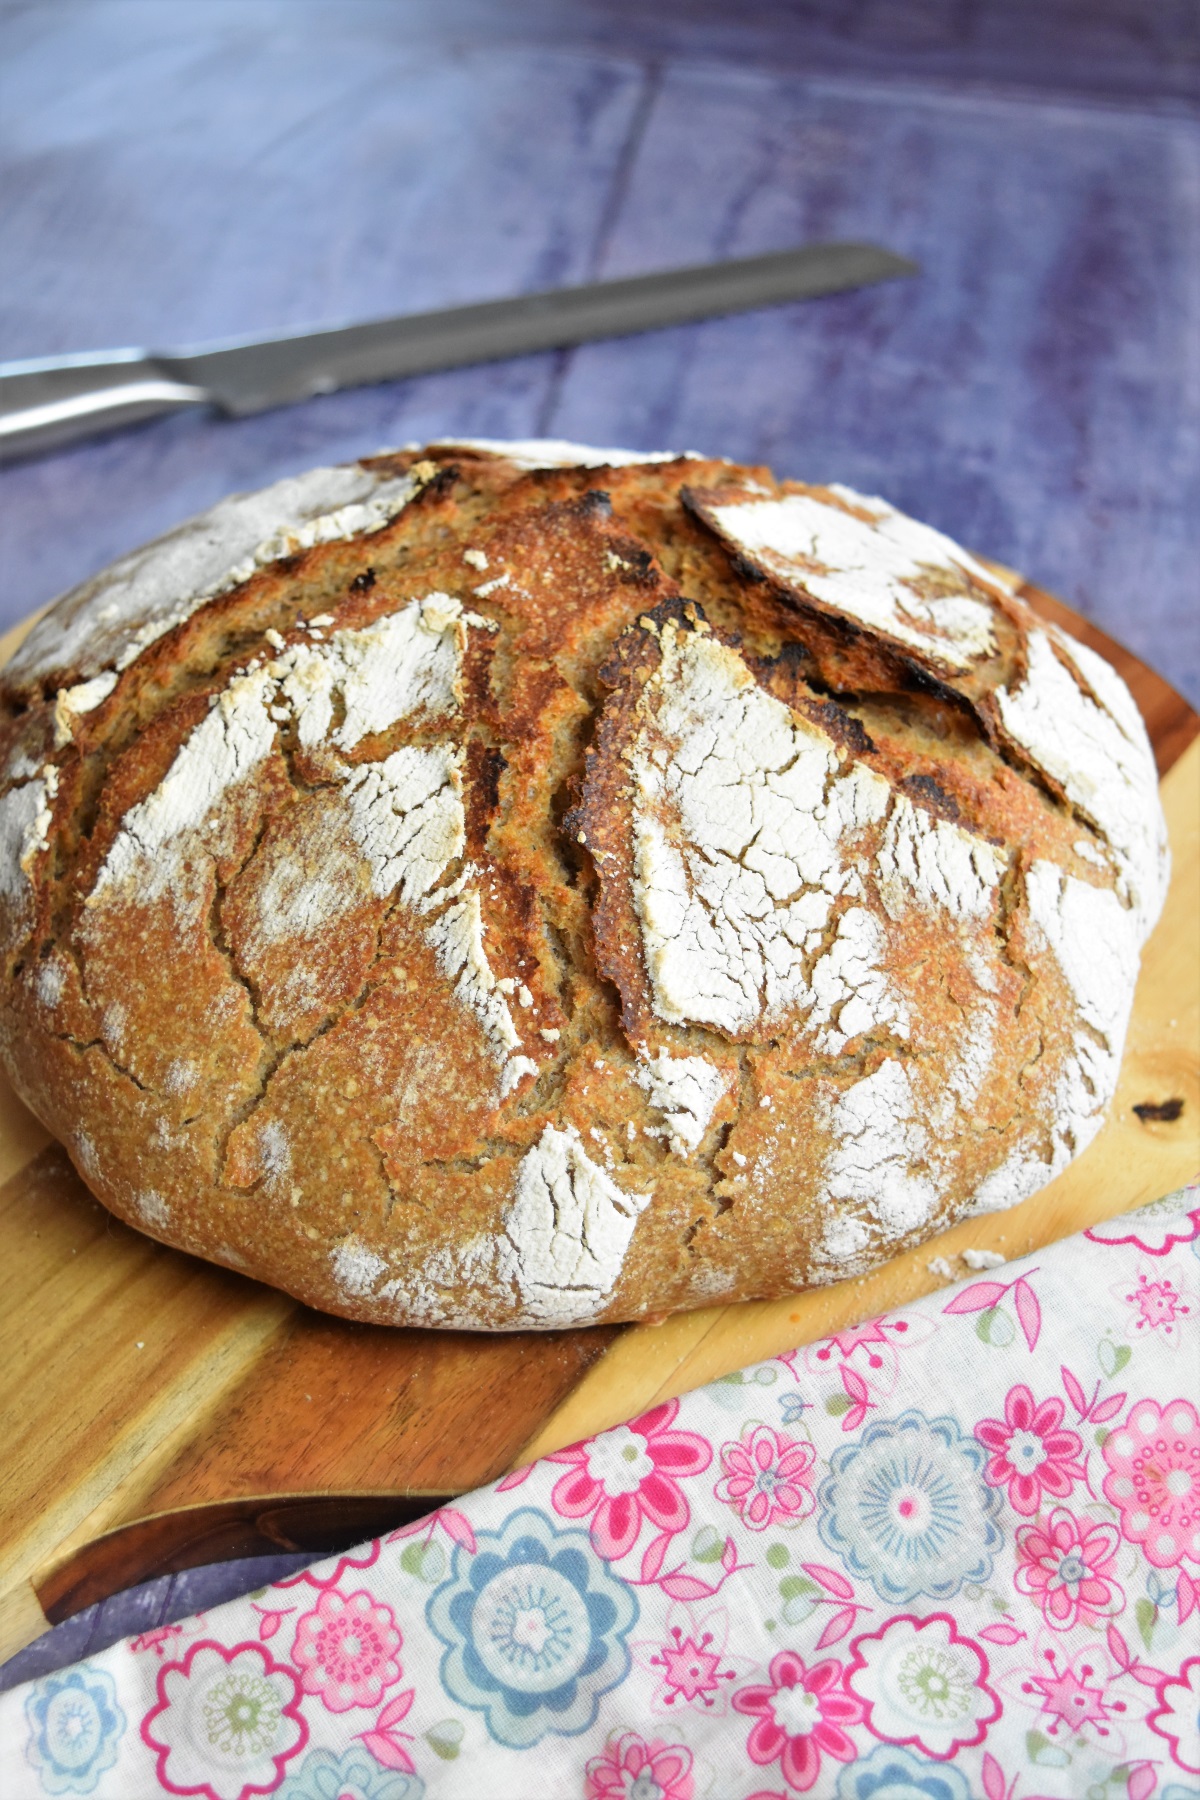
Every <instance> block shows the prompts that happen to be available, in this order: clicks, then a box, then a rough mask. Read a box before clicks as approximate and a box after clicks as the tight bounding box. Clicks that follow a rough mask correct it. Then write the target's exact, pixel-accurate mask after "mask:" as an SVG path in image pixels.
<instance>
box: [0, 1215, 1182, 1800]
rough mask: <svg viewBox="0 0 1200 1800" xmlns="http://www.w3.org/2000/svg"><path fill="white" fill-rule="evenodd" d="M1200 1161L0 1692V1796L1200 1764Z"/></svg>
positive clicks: (453, 1795) (465, 1796)
mask: <svg viewBox="0 0 1200 1800" xmlns="http://www.w3.org/2000/svg"><path fill="white" fill-rule="evenodd" d="M1198 1253H1200V1190H1197V1189H1196V1188H1190V1189H1187V1190H1185V1191H1184V1192H1182V1193H1179V1194H1173V1195H1170V1196H1169V1197H1168V1198H1166V1199H1163V1200H1159V1201H1157V1202H1155V1203H1154V1205H1152V1206H1148V1207H1143V1208H1142V1210H1141V1211H1140V1212H1136V1213H1130V1214H1128V1215H1126V1216H1125V1217H1124V1218H1121V1219H1115V1220H1112V1221H1110V1222H1109V1223H1108V1224H1105V1225H1101V1226H1098V1227H1096V1228H1095V1229H1094V1230H1092V1231H1089V1232H1085V1233H1084V1234H1083V1236H1082V1237H1076V1238H1072V1239H1070V1240H1068V1241H1066V1242H1064V1243H1061V1244H1058V1245H1056V1246H1054V1247H1053V1248H1051V1249H1049V1250H1046V1251H1044V1252H1043V1253H1042V1254H1040V1255H1039V1256H1036V1257H1032V1258H1029V1259H1027V1260H1025V1261H1022V1262H1016V1263H1011V1264H1007V1265H1005V1266H1004V1267H1003V1268H998V1269H992V1270H988V1271H985V1272H980V1274H979V1275H978V1276H976V1277H972V1278H971V1279H970V1280H968V1281H966V1282H964V1283H960V1284H959V1285H958V1286H957V1287H953V1288H945V1289H943V1290H941V1291H940V1292H938V1293H936V1294H932V1295H930V1296H929V1297H928V1298H926V1299H924V1300H921V1301H918V1302H917V1303H916V1305H914V1306H911V1307H908V1308H906V1309H905V1310H904V1311H903V1312H898V1313H894V1314H892V1315H891V1316H890V1317H888V1318H884V1319H876V1320H872V1321H871V1322H870V1323H868V1324H866V1325H860V1326H858V1327H856V1328H854V1329H852V1330H848V1331H844V1332H840V1333H838V1335H837V1336H836V1337H833V1338H830V1339H828V1340H827V1341H825V1342H823V1343H819V1344H814V1345H812V1346H810V1347H809V1348H808V1349H806V1350H798V1351H793V1352H790V1353H789V1354H787V1355H784V1356H780V1357H777V1358H775V1359H774V1360H773V1361H771V1362H766V1363H762V1364H760V1365H759V1366H758V1367H757V1368H752V1369H746V1370H744V1371H743V1372H742V1373H741V1374H739V1375H734V1376H731V1377H728V1378H726V1379H725V1380H722V1381H717V1382H714V1383H713V1384H712V1386H710V1387H707V1388H704V1389H702V1390H701V1391H700V1392H699V1393H695V1394H690V1395H688V1396H687V1397H686V1398H684V1399H683V1400H670V1401H667V1402H665V1403H663V1404H662V1405H660V1406H656V1407H654V1408H653V1409H652V1410H651V1411H650V1412H648V1413H645V1414H644V1415H643V1416H642V1417H641V1418H639V1419H634V1420H631V1422H630V1423H629V1424H628V1425H619V1426H617V1427H616V1429H615V1430H613V1431H606V1432H603V1433H602V1434H601V1435H600V1436H599V1437H596V1438H593V1439H591V1440H590V1441H589V1442H587V1443H583V1444H576V1445H574V1446H573V1447H572V1448H570V1449H567V1450H561V1451H559V1452H557V1453H556V1454H555V1455H553V1456H550V1457H547V1458H546V1459H545V1460H544V1461H542V1462H539V1463H535V1464H534V1465H532V1466H531V1467H529V1468H526V1469H521V1470H519V1471H518V1472H517V1473H516V1474H514V1475H511V1476H508V1477H507V1478H506V1479H505V1480H503V1481H501V1482H498V1483H497V1484H496V1485H495V1486H493V1487H490V1488H485V1489H482V1490H480V1491H479V1492H478V1493H475V1494H472V1495H470V1496H469V1497H468V1498H467V1499H465V1500H464V1501H463V1502H462V1503H461V1505H459V1506H457V1507H446V1508H443V1509H442V1511H440V1512H437V1513H434V1514H431V1515H430V1516H429V1517H428V1518H427V1519H424V1520H423V1521H421V1522H419V1523H418V1524H416V1525H413V1526H408V1527H405V1528H404V1529H403V1530H401V1531H397V1532H394V1533H393V1534H392V1535H391V1536H390V1537H387V1538H383V1539H380V1540H377V1541H376V1542H374V1543H369V1544H365V1545H363V1547H362V1548H361V1549H360V1550H356V1551H353V1552H351V1553H350V1554H349V1555H346V1556H341V1557H337V1558H333V1559H331V1560H330V1561H328V1562H325V1563H321V1564H319V1565H318V1566H317V1567H315V1568H313V1569H309V1570H307V1571H306V1572H305V1573H303V1574H301V1575H298V1576H295V1577H293V1578H291V1579H290V1580H288V1581H284V1582H280V1583H278V1584H277V1585H276V1586H274V1587H271V1588H268V1589H265V1590H264V1591H262V1592H260V1593H259V1594H257V1595H256V1596H254V1597H252V1598H248V1599H246V1600H240V1601H236V1602H234V1603H232V1604H231V1605H228V1606H223V1607H220V1608H219V1609H218V1610H216V1611H215V1612H212V1613H210V1614H208V1615H207V1616H204V1615H201V1616H199V1617H197V1618H194V1619H190V1620H188V1621H187V1622H186V1623H184V1624H182V1625H170V1626H165V1627H163V1628H161V1629H159V1630H157V1631H154V1632H150V1633H148V1634H147V1635H146V1636H144V1637H140V1638H135V1639H134V1640H133V1641H132V1642H130V1643H126V1644H121V1645H118V1646H116V1647H115V1648H113V1649H112V1650H110V1651H108V1652H106V1653H105V1654H104V1655H101V1656H97V1657H94V1658H93V1659H92V1660H91V1661H89V1662H86V1663H81V1664H79V1665H78V1666H77V1667H75V1668H73V1669H67V1670H64V1671H62V1672H60V1673H59V1674H56V1675H51V1676H49V1677H47V1678H46V1679H44V1680H42V1681H39V1682H36V1683H32V1684H30V1685H29V1686H28V1687H26V1688H24V1689H17V1690H14V1691H13V1692H12V1693H9V1694H5V1695H3V1696H0V1794H2V1795H3V1796H4V1797H5V1800H24V1797H25V1796H30V1797H32V1796H34V1795H43V1794H53V1795H76V1794H80V1795H94V1796H96V1797H97V1800H140V1797H141V1796H143V1795H147V1796H149V1795H159V1794H175V1795H197V1796H203V1797H204V1800H251V1797H252V1796H257V1795H267V1794H273V1795H276V1796H277V1797H278V1800H426V1797H427V1800H434V1797H436V1800H541V1797H542V1796H546V1797H547V1800H569V1797H571V1796H578V1797H579V1800H791V1797H792V1796H795V1795H798V1794H808V1795H812V1796H815V1797H816V1800H822V1797H825V1800H1067V1797H1068V1796H1072V1797H1075V1796H1078V1797H1079V1800H1118V1797H1123V1800H1151V1797H1152V1796H1153V1797H1154V1800H1185V1796H1193V1797H1195V1796H1200V1726H1198V1723H1197V1718H1198V1713H1200V1418H1198V1417H1197V1401H1198V1400H1200V1263H1198V1262H1197V1255H1198Z"/></svg>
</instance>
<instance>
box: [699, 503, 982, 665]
mask: <svg viewBox="0 0 1200 1800" xmlns="http://www.w3.org/2000/svg"><path fill="white" fill-rule="evenodd" d="M827 491H828V492H829V493H830V494H833V495H836V496H837V499H838V500H839V501H840V502H842V504H840V505H839V504H834V503H831V502H830V501H828V500H819V499H817V498H816V496H815V495H812V494H785V495H783V496H782V497H780V498H778V499H776V498H772V497H769V496H768V497H764V498H762V499H749V500H738V501H734V502H733V503H731V504H720V503H716V504H713V505H711V507H710V508H709V509H708V510H707V516H708V517H710V518H711V519H712V521H713V523H714V525H715V526H716V528H717V530H718V531H719V532H720V533H721V535H722V536H723V537H724V538H726V539H727V540H728V541H729V543H730V544H732V545H733V546H734V548H735V549H736V551H737V553H738V554H739V555H740V556H742V557H744V558H746V559H747V560H748V561H749V562H751V563H754V564H758V565H759V566H760V567H762V568H763V569H765V570H766V571H767V572H768V573H769V574H770V575H773V576H774V577H775V578H776V579H777V580H780V581H783V582H785V583H786V584H787V585H788V586H789V587H798V588H803V589H804V590H805V592H807V593H809V594H811V595H812V596H813V597H814V599H817V600H819V601H821V602H823V603H824V604H825V605H826V606H831V607H833V608H835V609H836V610H837V611H838V612H840V613H845V614H847V615H848V616H849V617H850V618H852V619H855V620H857V622H858V623H859V624H861V625H866V626H868V627H869V628H870V629H871V630H873V631H880V632H884V633H886V634H887V636H889V637H891V638H893V639H895V640H897V641H898V642H900V643H902V644H906V645H908V646H909V647H910V648H912V649H915V650H920V651H922V652H924V653H925V654H927V655H930V656H933V657H935V658H936V659H937V660H938V661H939V662H941V663H944V664H945V665H946V666H947V667H948V668H950V669H952V670H955V671H957V672H959V673H965V672H966V671H968V670H969V669H970V668H971V666H972V664H973V663H976V662H978V661H981V660H982V659H985V658H987V657H989V656H990V655H991V654H992V653H993V651H994V649H995V636H994V633H993V627H992V608H991V607H990V606H989V605H988V604H987V603H986V602H985V601H981V600H979V599H976V598H972V597H971V596H970V595H969V594H967V593H965V592H962V591H960V592H958V593H949V594H933V595H930V594H927V593H924V592H922V587H923V585H927V584H930V583H931V582H932V583H935V584H938V585H942V584H950V585H952V586H954V587H956V588H958V589H960V590H962V589H965V588H966V586H967V583H968V579H969V580H970V581H973V582H977V583H980V584H981V585H982V586H983V588H984V589H985V591H986V589H987V588H988V587H989V586H990V585H991V578H990V576H989V575H988V572H987V570H986V569H984V568H983V567H982V565H981V564H979V563H977V562H976V561H975V559H974V557H972V556H970V555H968V553H967V552H966V551H965V550H963V549H961V548H960V547H959V546H958V545H957V544H955V543H954V542H953V541H952V540H951V539H950V538H948V537H944V536H943V535H942V533H941V532H940V531H935V530H934V529H933V527H932V526H931V525H922V524H921V523H920V522H919V521H918V520H916V519H910V518H908V517H907V515H906V514H904V513H901V512H897V511H896V509H895V508H894V507H892V506H889V505H888V503H887V501H886V500H879V499H876V498H866V497H864V496H863V495H861V494H856V493H854V492H853V491H852V490H851V489H850V488H844V487H838V486H831V487H830V488H829V489H828V490H827Z"/></svg>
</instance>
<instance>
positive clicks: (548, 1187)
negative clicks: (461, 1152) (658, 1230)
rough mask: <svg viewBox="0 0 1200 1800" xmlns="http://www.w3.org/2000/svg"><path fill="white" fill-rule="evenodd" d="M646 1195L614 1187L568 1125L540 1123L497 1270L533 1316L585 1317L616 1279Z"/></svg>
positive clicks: (555, 1321) (575, 1320)
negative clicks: (543, 1128) (542, 1125)
mask: <svg viewBox="0 0 1200 1800" xmlns="http://www.w3.org/2000/svg"><path fill="white" fill-rule="evenodd" d="M649 1200H650V1195H649V1194H636V1193H626V1192H625V1191H624V1190H623V1189H622V1188H619V1187H618V1186H617V1184H616V1182H615V1181H613V1179H612V1177H611V1176H610V1175H608V1174H606V1172H605V1171H604V1170H603V1169H602V1168H601V1167H600V1166H599V1164H598V1163H595V1162H593V1161H592V1159H591V1157H590V1156H588V1154H587V1152H586V1151H585V1149H584V1148H583V1144H582V1142H581V1141H580V1138H579V1134H578V1132H577V1131H575V1130H574V1128H572V1127H568V1128H567V1129H566V1130H564V1131H560V1130H559V1129H558V1128H557V1127H556V1126H554V1125H547V1126H546V1128H545V1130H544V1131H543V1132H542V1135H541V1137H540V1138H539V1139H538V1141H537V1143H536V1144H534V1146H533V1147H532V1149H530V1150H527V1151H526V1153H525V1155H524V1156H523V1157H522V1158H521V1162H520V1165H519V1167H518V1170H517V1184H516V1196H515V1198H514V1200H513V1204H512V1207H511V1208H510V1210H509V1214H508V1217H507V1219H506V1220H505V1225H504V1231H505V1236H504V1240H503V1242H502V1243H501V1246H500V1255H499V1259H498V1267H499V1272H500V1273H501V1274H502V1275H504V1276H506V1277H507V1278H508V1279H510V1280H511V1281H513V1282H514V1283H515V1285H516V1288H517V1291H518V1292H519V1294H520V1296H521V1300H522V1302H523V1304H524V1307H525V1309H526V1311H527V1312H528V1313H529V1314H530V1316H531V1317H532V1318H534V1319H536V1320H537V1321H538V1322H539V1323H540V1324H543V1325H547V1326H560V1325H584V1324H587V1323H588V1321H589V1320H591V1319H594V1318H595V1317H596V1315H597V1314H598V1313H599V1312H601V1311H602V1310H603V1308H604V1304H605V1301H606V1300H607V1298H608V1296H609V1294H610V1293H611V1292H612V1290H613V1287H614V1286H615V1285H616V1282H617V1278H618V1276H619V1275H620V1273H621V1269H622V1267H623V1265H624V1261H625V1255H626V1252H627V1250H628V1248H629V1243H630V1240H631V1238H632V1237H633V1230H634V1226H635V1224H636V1223H637V1215H638V1214H639V1213H640V1212H641V1211H642V1210H643V1208H644V1207H645V1206H647V1205H648V1203H649Z"/></svg>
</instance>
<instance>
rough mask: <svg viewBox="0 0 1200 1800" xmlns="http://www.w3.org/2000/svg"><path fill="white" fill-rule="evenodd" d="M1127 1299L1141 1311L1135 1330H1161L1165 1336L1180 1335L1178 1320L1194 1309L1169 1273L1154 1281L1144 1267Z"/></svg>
mask: <svg viewBox="0 0 1200 1800" xmlns="http://www.w3.org/2000/svg"><path fill="white" fill-rule="evenodd" d="M1125 1299H1126V1301H1127V1302H1128V1304H1129V1305H1130V1306H1132V1307H1133V1309H1134V1311H1135V1312H1136V1313H1137V1318H1136V1319H1135V1320H1134V1322H1133V1329H1134V1332H1135V1333H1137V1332H1146V1331H1161V1332H1162V1334H1163V1336H1164V1337H1168V1338H1169V1337H1171V1336H1175V1337H1178V1335H1179V1325H1178V1321H1179V1320H1180V1319H1185V1318H1186V1317H1187V1315H1188V1314H1189V1313H1190V1312H1191V1310H1192V1309H1191V1307H1190V1306H1189V1305H1188V1304H1187V1302H1186V1301H1185V1300H1184V1298H1183V1296H1182V1294H1180V1292H1179V1291H1178V1289H1177V1288H1176V1286H1175V1284H1174V1282H1172V1281H1170V1280H1169V1279H1168V1278H1167V1277H1166V1276H1165V1275H1164V1276H1163V1277H1162V1279H1161V1280H1159V1281H1151V1280H1150V1279H1149V1277H1148V1276H1147V1274H1146V1272H1145V1270H1144V1269H1139V1270H1138V1278H1137V1286H1136V1287H1135V1288H1134V1290H1133V1292H1132V1293H1131V1294H1128V1293H1127V1294H1126V1295H1125Z"/></svg>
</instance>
